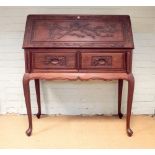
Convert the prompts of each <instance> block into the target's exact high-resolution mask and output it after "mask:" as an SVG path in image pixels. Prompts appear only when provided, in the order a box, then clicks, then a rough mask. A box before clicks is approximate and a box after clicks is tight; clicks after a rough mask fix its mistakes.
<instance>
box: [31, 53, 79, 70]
mask: <svg viewBox="0 0 155 155" xmlns="http://www.w3.org/2000/svg"><path fill="white" fill-rule="evenodd" d="M76 55H77V54H76V52H74V51H70V50H69V51H66V50H65V51H63V50H45V51H42V50H41V51H40V50H38V51H37V50H35V52H33V51H31V72H64V71H65V72H66V71H68V72H76V71H77V60H76Z"/></svg>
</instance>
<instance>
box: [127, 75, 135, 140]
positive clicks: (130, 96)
mask: <svg viewBox="0 0 155 155" xmlns="http://www.w3.org/2000/svg"><path fill="white" fill-rule="evenodd" d="M133 92H134V77H133V75H132V74H131V75H129V79H128V99H127V122H126V130H127V134H128V136H129V137H131V136H132V134H133V131H132V130H131V128H130V116H131V108H132V100H133Z"/></svg>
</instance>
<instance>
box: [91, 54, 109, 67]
mask: <svg viewBox="0 0 155 155" xmlns="http://www.w3.org/2000/svg"><path fill="white" fill-rule="evenodd" d="M91 65H92V66H112V56H92V59H91Z"/></svg>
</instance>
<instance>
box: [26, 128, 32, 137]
mask: <svg viewBox="0 0 155 155" xmlns="http://www.w3.org/2000/svg"><path fill="white" fill-rule="evenodd" d="M31 133H32V129H31V128H28V129H27V130H26V135H27V136H31Z"/></svg>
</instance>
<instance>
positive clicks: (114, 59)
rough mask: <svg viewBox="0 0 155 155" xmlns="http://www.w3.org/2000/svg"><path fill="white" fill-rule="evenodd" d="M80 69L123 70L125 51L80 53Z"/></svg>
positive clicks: (124, 66)
mask: <svg viewBox="0 0 155 155" xmlns="http://www.w3.org/2000/svg"><path fill="white" fill-rule="evenodd" d="M81 69H93V70H96V71H110V72H111V71H125V70H126V64H125V53H112V52H109V53H105V52H104V53H99V52H96V53H93V52H90V53H89V52H86V53H81Z"/></svg>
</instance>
